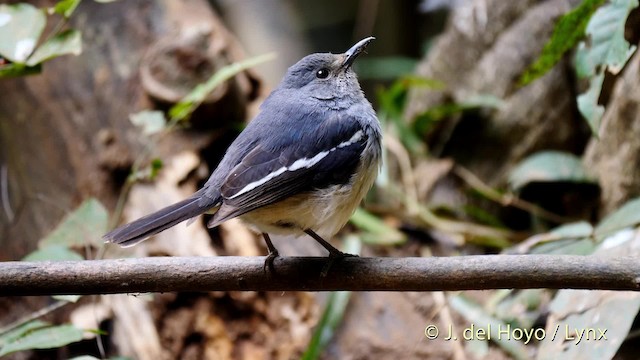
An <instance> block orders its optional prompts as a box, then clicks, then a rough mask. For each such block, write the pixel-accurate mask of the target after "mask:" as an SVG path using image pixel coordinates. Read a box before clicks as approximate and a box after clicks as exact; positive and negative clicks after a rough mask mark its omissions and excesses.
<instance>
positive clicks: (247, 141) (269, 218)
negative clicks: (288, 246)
mask: <svg viewBox="0 0 640 360" xmlns="http://www.w3.org/2000/svg"><path fill="white" fill-rule="evenodd" d="M372 39H373V38H367V39H364V40H362V41H360V42H359V43H357V44H356V45H354V46H353V47H352V48H351V49H349V50H348V51H347V52H346V53H344V54H329V53H321V54H311V55H309V56H306V57H305V58H303V59H302V60H300V61H299V62H298V63H296V64H295V65H293V66H292V67H290V68H289V70H288V71H287V74H286V75H285V77H284V79H283V80H282V82H281V83H280V85H279V86H278V87H277V88H276V89H275V90H274V91H273V92H272V93H271V94H270V95H269V96H268V97H267V99H266V100H265V101H264V103H263V104H262V106H261V107H260V112H259V113H258V115H257V116H256V118H254V119H253V120H252V121H251V122H250V123H249V125H248V126H247V127H246V128H245V129H244V131H243V132H242V133H241V134H240V135H239V136H238V138H237V139H236V140H235V141H234V142H233V143H232V144H231V146H229V148H228V149H227V152H226V154H225V156H224V157H223V159H222V161H221V162H220V164H219V165H218V167H217V168H216V169H215V170H214V172H213V173H212V174H211V177H210V178H209V180H208V181H207V182H206V184H205V185H204V186H203V188H202V189H200V190H199V191H198V192H196V193H195V194H193V195H192V196H191V197H190V198H188V199H186V200H183V201H181V202H179V203H177V204H174V205H171V206H169V207H166V208H164V209H161V210H159V211H157V212H155V213H153V214H150V215H147V216H145V217H143V218H140V219H138V220H135V221H133V222H132V223H129V224H127V225H124V226H122V227H120V228H118V229H116V230H113V231H111V232H109V233H107V234H106V235H104V239H105V240H106V241H107V242H112V243H117V244H120V245H122V246H131V245H134V244H136V243H138V242H140V241H142V240H144V239H146V238H148V237H150V236H152V235H154V234H156V233H158V232H160V231H163V230H165V229H167V228H169V227H172V226H174V225H176V224H178V223H180V222H182V221H185V220H188V219H191V218H193V217H195V216H198V215H200V214H202V213H205V212H211V211H215V214H214V215H213V218H212V219H211V220H210V221H209V223H208V226H209V227H214V226H217V225H219V224H220V223H222V222H224V221H226V220H228V219H231V218H234V217H241V218H242V219H243V220H245V221H246V222H247V223H248V224H250V225H251V226H252V227H253V228H254V229H256V230H257V231H260V232H262V233H263V234H264V235H265V240H266V241H267V245H268V246H269V251H270V254H272V253H275V255H277V251H276V250H275V248H273V245H272V244H271V242H270V240H269V238H268V235H266V234H267V233H280V234H294V235H302V234H303V233H304V232H306V233H308V234H309V235H311V236H312V237H314V238H315V239H316V240H318V241H319V242H320V243H321V244H323V246H325V247H327V246H329V247H327V249H328V250H329V251H330V253H331V254H332V255H334V254H337V253H339V251H337V250H336V249H334V248H332V247H331V248H330V245H328V243H326V242H324V243H323V240H322V239H318V237H320V238H322V237H324V238H327V237H331V236H333V235H335V233H336V232H337V231H338V230H340V228H341V227H342V226H344V224H345V223H346V222H347V221H348V219H349V217H350V216H351V214H352V213H353V211H354V210H355V208H356V207H357V205H358V204H359V202H360V201H361V200H362V198H363V196H364V195H365V194H366V192H367V190H368V189H369V188H370V187H371V185H372V184H373V181H374V179H375V176H376V174H377V172H378V168H379V164H380V158H381V147H380V140H381V132H380V125H379V122H378V120H377V118H376V115H375V112H374V111H373V108H372V107H371V104H370V103H369V101H367V99H366V98H365V97H364V94H363V93H362V90H361V89H360V85H359V83H358V80H357V78H356V75H355V73H354V72H353V70H352V69H351V64H352V63H353V61H354V60H355V58H356V57H357V56H358V54H359V53H360V52H362V51H363V49H364V48H365V47H366V46H367V45H368V43H369V42H370V41H371V40H372ZM316 232H317V234H316ZM318 234H319V235H318ZM272 255H273V254H272Z"/></svg>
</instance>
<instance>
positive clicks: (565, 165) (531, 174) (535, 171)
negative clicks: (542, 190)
mask: <svg viewBox="0 0 640 360" xmlns="http://www.w3.org/2000/svg"><path fill="white" fill-rule="evenodd" d="M551 181H556V182H559V181H568V182H589V183H593V182H594V179H592V178H591V177H589V176H588V175H587V172H586V171H585V169H584V167H583V166H582V161H581V160H580V158H578V157H577V156H575V155H573V154H569V153H564V152H560V151H542V152H538V153H535V154H533V155H530V156H528V157H527V158H525V159H524V160H522V161H521V162H520V164H518V166H516V167H515V168H514V169H513V170H512V171H511V174H510V176H509V184H510V185H511V187H512V188H514V189H516V190H518V189H521V188H522V187H524V186H525V185H527V184H528V183H531V182H551Z"/></svg>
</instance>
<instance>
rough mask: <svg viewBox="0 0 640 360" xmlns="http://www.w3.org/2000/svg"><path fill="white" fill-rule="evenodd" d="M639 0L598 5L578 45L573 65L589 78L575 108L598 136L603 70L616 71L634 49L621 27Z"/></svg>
mask: <svg viewBox="0 0 640 360" xmlns="http://www.w3.org/2000/svg"><path fill="white" fill-rule="evenodd" d="M636 7H638V0H612V1H611V2H609V3H608V4H605V5H604V6H602V7H601V8H599V9H598V10H597V11H596V12H595V14H594V15H593V17H592V18H591V20H589V24H588V25H587V30H586V33H587V35H588V36H589V41H582V42H581V43H580V44H579V45H578V49H577V51H576V57H575V66H576V72H577V74H578V77H580V78H583V79H585V78H586V79H589V89H587V91H586V92H584V93H583V94H581V95H579V96H578V109H579V110H580V113H581V114H582V116H583V117H584V118H585V119H586V120H587V123H588V124H589V127H590V128H591V131H592V132H593V134H594V135H595V136H598V132H599V131H600V120H601V119H602V115H603V114H604V107H603V106H600V105H598V99H599V97H600V93H601V91H602V84H603V82H604V76H605V72H606V71H608V72H610V73H612V74H617V73H618V72H619V71H620V70H622V68H623V67H624V65H625V64H626V63H627V61H628V60H629V58H631V55H633V53H634V52H635V51H636V46H631V44H629V42H628V41H627V40H625V38H624V27H625V23H626V22H627V18H628V16H629V14H630V13H631V10H633V9H634V8H636Z"/></svg>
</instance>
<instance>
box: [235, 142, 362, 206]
mask: <svg viewBox="0 0 640 360" xmlns="http://www.w3.org/2000/svg"><path fill="white" fill-rule="evenodd" d="M363 135H364V133H363V132H362V130H358V131H357V132H356V133H355V134H353V136H352V137H351V139H349V140H347V141H345V142H342V143H340V144H338V146H336V147H334V148H331V149H329V150H327V151H322V152H320V153H318V154H317V155H316V156H314V157H312V158H302V159H298V160H296V161H294V162H293V164H291V165H289V166H283V167H281V168H279V169H278V170H276V171H274V172H271V173H269V174H267V176H265V177H263V178H262V179H260V180H256V181H254V182H251V183H249V184H247V185H246V186H245V187H243V188H242V189H241V190H240V191H238V192H237V193H235V194H234V195H233V196H230V197H229V199H233V198H236V197H238V196H240V195H242V194H245V193H247V192H249V191H251V190H253V189H255V188H257V187H258V186H260V185H264V184H266V183H267V182H269V181H270V180H272V179H274V178H276V177H278V176H280V175H282V174H284V173H285V172H286V171H296V170H300V169H303V168H310V167H312V166H313V165H315V164H317V163H318V162H320V160H322V159H324V158H325V157H326V156H327V155H329V153H331V152H332V151H335V150H336V149H340V148H343V147H346V146H349V145H351V144H353V143H355V142H357V141H360V139H362V136H363Z"/></svg>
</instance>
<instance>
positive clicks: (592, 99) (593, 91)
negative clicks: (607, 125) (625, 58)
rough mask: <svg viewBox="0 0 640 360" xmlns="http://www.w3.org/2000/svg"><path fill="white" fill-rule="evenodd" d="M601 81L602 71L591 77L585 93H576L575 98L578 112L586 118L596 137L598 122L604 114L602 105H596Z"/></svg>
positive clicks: (602, 78) (602, 77)
mask: <svg viewBox="0 0 640 360" xmlns="http://www.w3.org/2000/svg"><path fill="white" fill-rule="evenodd" d="M603 82H604V72H603V73H601V74H598V75H596V76H594V77H592V78H591V80H590V81H589V89H588V90H587V91H586V92H585V93H582V94H580V95H578V99H577V100H578V110H580V114H582V116H583V117H584V118H585V120H587V124H589V128H590V129H591V132H592V133H593V135H594V136H596V137H598V135H599V133H600V123H601V120H602V115H604V106H602V105H598V99H599V98H600V92H601V91H602V83H603Z"/></svg>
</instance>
